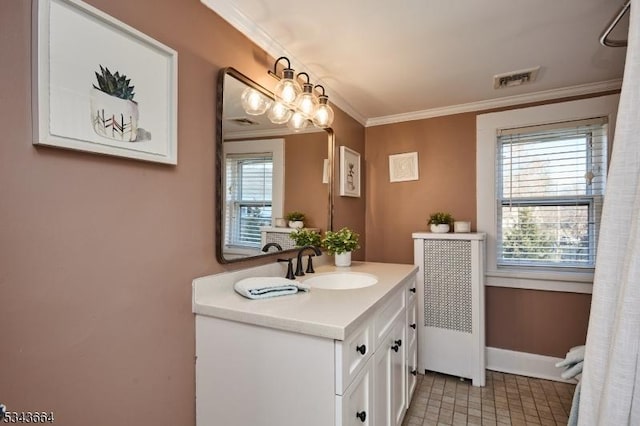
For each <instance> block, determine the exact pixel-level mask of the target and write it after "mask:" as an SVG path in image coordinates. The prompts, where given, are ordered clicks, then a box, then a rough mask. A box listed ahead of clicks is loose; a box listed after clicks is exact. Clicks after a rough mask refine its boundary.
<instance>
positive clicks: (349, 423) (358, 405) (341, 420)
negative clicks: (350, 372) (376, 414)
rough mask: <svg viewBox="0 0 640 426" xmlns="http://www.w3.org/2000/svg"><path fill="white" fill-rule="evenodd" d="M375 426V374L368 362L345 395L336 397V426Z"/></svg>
mask: <svg viewBox="0 0 640 426" xmlns="http://www.w3.org/2000/svg"><path fill="white" fill-rule="evenodd" d="M369 359H371V357H369ZM373 424H374V423H373V373H372V368H371V362H370V361H367V362H366V363H365V366H364V367H363V369H362V371H360V373H358V375H357V376H356V378H355V379H354V380H353V383H351V385H350V386H349V387H348V388H347V390H346V392H345V393H344V395H342V396H340V395H336V426H370V425H373Z"/></svg>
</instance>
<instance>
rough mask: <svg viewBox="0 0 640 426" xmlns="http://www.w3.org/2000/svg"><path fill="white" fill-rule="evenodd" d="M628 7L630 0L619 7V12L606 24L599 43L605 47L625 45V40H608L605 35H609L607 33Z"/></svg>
mask: <svg viewBox="0 0 640 426" xmlns="http://www.w3.org/2000/svg"><path fill="white" fill-rule="evenodd" d="M629 7H631V0H627V1H626V2H625V4H624V5H623V6H622V8H621V9H620V12H618V14H617V15H616V16H614V17H613V19H611V21H610V22H609V25H607V28H605V29H604V31H603V32H602V34H601V35H600V44H601V45H603V46H605V47H625V46H626V45H627V40H610V39H607V37H609V34H611V31H613V29H614V28H615V26H616V25H618V22H620V19H622V17H623V16H624V14H625V13H627V11H628V10H629Z"/></svg>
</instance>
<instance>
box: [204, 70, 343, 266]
mask: <svg viewBox="0 0 640 426" xmlns="http://www.w3.org/2000/svg"><path fill="white" fill-rule="evenodd" d="M274 84H275V80H274ZM250 89H253V90H255V91H256V92H257V94H259V95H260V96H263V97H265V99H268V100H273V99H274V98H273V94H272V93H271V92H270V91H269V90H267V89H265V88H264V87H262V86H260V85H259V84H257V83H256V82H254V81H253V80H251V79H249V78H248V77H247V76H245V75H243V74H242V73H240V72H238V71H237V70H235V69H233V68H224V69H222V70H221V71H220V75H219V79H218V103H217V107H218V108H217V131H216V164H215V186H216V249H217V250H216V254H217V258H218V261H220V262H221V263H230V262H239V261H242V260H246V259H251V258H255V257H257V256H265V255H273V254H274V252H276V251H278V250H277V248H278V247H282V249H283V251H289V250H293V246H294V245H293V241H292V240H291V239H290V238H289V233H290V232H291V231H292V229H291V228H289V227H288V223H287V222H286V220H285V221H284V223H283V221H282V220H278V219H284V218H285V217H286V215H287V213H290V212H293V211H298V212H302V213H304V214H305V220H304V226H305V228H314V229H317V230H318V231H321V232H324V231H326V230H327V229H331V227H332V208H333V205H332V190H331V188H332V182H333V176H332V158H333V151H334V146H333V145H334V135H333V131H332V130H331V129H319V128H315V127H314V126H313V125H309V126H308V127H307V128H306V129H305V130H302V131H297V132H294V131H292V130H290V129H289V128H288V127H287V125H286V124H273V123H272V122H271V121H270V120H269V118H268V117H267V113H266V112H265V113H263V114H259V115H252V114H248V113H247V112H246V111H245V108H244V107H243V105H242V102H241V97H242V95H243V92H245V90H250ZM283 225H284V226H283ZM268 243H275V244H271V245H270V248H269V250H268V251H267V252H265V251H263V248H264V247H265V245H266V244H268Z"/></svg>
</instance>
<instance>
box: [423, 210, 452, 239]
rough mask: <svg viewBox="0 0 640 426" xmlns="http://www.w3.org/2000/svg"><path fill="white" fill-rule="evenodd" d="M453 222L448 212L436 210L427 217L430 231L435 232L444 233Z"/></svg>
mask: <svg viewBox="0 0 640 426" xmlns="http://www.w3.org/2000/svg"><path fill="white" fill-rule="evenodd" d="M452 223H453V217H452V216H451V214H449V213H443V212H436V213H433V214H432V215H431V216H430V217H429V224H431V232H433V233H437V234H445V233H447V232H449V229H451V224H452Z"/></svg>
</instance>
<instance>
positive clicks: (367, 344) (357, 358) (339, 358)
mask: <svg viewBox="0 0 640 426" xmlns="http://www.w3.org/2000/svg"><path fill="white" fill-rule="evenodd" d="M372 328H373V327H372V325H371V321H367V322H365V323H364V324H363V325H362V326H360V328H358V329H357V330H356V331H355V332H354V333H352V334H351V335H350V336H349V338H348V339H347V340H344V341H340V340H337V341H336V344H335V351H336V395H342V394H343V393H344V391H345V390H346V389H347V388H348V387H349V384H350V383H351V382H352V381H353V378H354V377H355V376H356V374H358V372H359V371H360V370H361V369H362V368H363V366H364V364H365V363H366V362H367V360H368V359H369V358H370V357H371V354H372V353H373V351H374V346H373V330H372Z"/></svg>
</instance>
